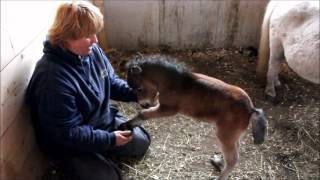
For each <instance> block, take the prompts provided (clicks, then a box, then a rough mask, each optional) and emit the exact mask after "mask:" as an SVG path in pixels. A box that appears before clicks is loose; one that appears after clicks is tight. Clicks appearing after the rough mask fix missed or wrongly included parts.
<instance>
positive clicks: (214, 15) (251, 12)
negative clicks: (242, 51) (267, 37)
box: [104, 0, 268, 50]
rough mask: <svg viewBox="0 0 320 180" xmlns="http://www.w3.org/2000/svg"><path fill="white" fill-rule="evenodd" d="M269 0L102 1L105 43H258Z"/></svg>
mask: <svg viewBox="0 0 320 180" xmlns="http://www.w3.org/2000/svg"><path fill="white" fill-rule="evenodd" d="M267 1H268V0H259V1H247V0H225V1H222V0H221V1H216V0H194V1H191V0H152V1H149V0H121V1H113V0H110V1H105V4H104V5H105V26H106V27H105V31H106V33H107V38H108V45H109V48H117V49H129V50H132V49H140V48H142V47H145V46H147V47H159V46H167V47H171V48H173V49H201V48H220V47H225V48H226V47H240V46H242V47H248V46H253V47H258V42H259V36H260V26H261V23H262V18H263V14H264V10H265V6H266V4H267Z"/></svg>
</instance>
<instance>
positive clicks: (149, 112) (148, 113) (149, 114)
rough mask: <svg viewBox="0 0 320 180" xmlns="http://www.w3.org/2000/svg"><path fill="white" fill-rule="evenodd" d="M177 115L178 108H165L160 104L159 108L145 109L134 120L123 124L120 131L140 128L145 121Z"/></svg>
mask: <svg viewBox="0 0 320 180" xmlns="http://www.w3.org/2000/svg"><path fill="white" fill-rule="evenodd" d="M176 113H177V110H176V108H171V107H168V106H163V105H160V104H158V105H157V106H154V107H151V108H148V109H144V110H142V111H141V112H139V114H138V115H137V116H135V117H134V118H132V119H131V120H129V121H127V122H125V123H122V124H121V125H120V126H119V129H120V130H131V129H133V128H135V127H137V126H140V125H141V124H142V123H143V121H145V120H147V119H151V118H157V117H164V116H171V115H174V114H176Z"/></svg>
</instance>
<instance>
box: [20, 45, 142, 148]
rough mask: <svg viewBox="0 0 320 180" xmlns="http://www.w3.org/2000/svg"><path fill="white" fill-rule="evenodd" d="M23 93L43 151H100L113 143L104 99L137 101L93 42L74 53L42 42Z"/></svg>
mask: <svg viewBox="0 0 320 180" xmlns="http://www.w3.org/2000/svg"><path fill="white" fill-rule="evenodd" d="M43 52H44V55H43V56H42V58H41V59H40V61H39V62H38V63H37V65H36V68H35V70H34V73H33V75H32V78H31V80H30V83H29V85H28V89H27V93H26V98H27V102H28V104H29V105H30V108H31V118H32V121H33V124H34V128H35V132H36V137H37V140H38V143H39V145H40V147H41V148H42V149H43V150H45V151H47V152H49V153H56V154H57V153H60V154H61V153H64V154H68V153H73V152H102V151H105V150H107V149H108V148H110V147H113V146H115V135H114V133H113V132H108V131H107V130H106V129H108V126H110V125H111V124H112V122H113V120H114V115H115V113H113V111H112V108H110V99H113V100H118V101H125V102H130V101H137V97H136V94H135V93H134V92H133V91H132V89H131V88H129V86H128V85H127V83H126V82H125V81H123V80H122V79H120V78H119V77H118V76H117V75H116V74H115V72H114V70H113V68H112V66H111V64H110V62H109V61H108V59H107V57H106V56H105V54H104V52H103V51H102V49H101V48H99V47H98V45H96V44H95V45H93V49H92V53H91V54H89V55H88V56H85V57H79V56H77V55H75V54H73V53H71V52H70V51H67V50H65V49H63V48H60V47H56V46H52V45H51V44H50V43H49V41H45V42H44V49H43Z"/></svg>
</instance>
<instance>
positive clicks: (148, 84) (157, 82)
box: [127, 55, 190, 107]
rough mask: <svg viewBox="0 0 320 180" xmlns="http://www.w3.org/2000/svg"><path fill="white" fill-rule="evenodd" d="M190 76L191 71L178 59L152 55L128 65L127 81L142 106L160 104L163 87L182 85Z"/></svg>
mask: <svg viewBox="0 0 320 180" xmlns="http://www.w3.org/2000/svg"><path fill="white" fill-rule="evenodd" d="M189 76H190V72H189V70H188V69H187V68H186V67H185V66H184V65H183V64H181V63H177V61H176V59H174V58H172V57H170V56H165V55H150V56H145V57H141V58H139V59H135V60H133V61H131V62H130V63H129V64H127V81H128V84H129V86H131V87H132V88H133V89H135V90H136V92H137V95H138V101H139V104H140V105H141V106H145V107H148V106H149V107H150V106H155V105H157V104H158V95H159V91H161V88H162V87H167V86H170V87H171V86H172V84H178V85H179V84H181V83H179V82H181V81H183V80H185V78H186V77H189Z"/></svg>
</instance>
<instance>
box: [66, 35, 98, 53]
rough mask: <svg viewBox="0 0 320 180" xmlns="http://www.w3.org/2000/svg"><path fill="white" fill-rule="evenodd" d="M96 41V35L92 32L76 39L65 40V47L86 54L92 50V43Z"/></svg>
mask: <svg viewBox="0 0 320 180" xmlns="http://www.w3.org/2000/svg"><path fill="white" fill-rule="evenodd" d="M97 42H98V39H97V35H96V34H92V35H89V36H88V37H83V38H80V39H76V40H67V46H66V48H67V49H68V50H69V51H71V52H73V53H74V54H77V55H80V56H86V55H89V54H90V53H91V52H92V45H93V44H94V43H97Z"/></svg>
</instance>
